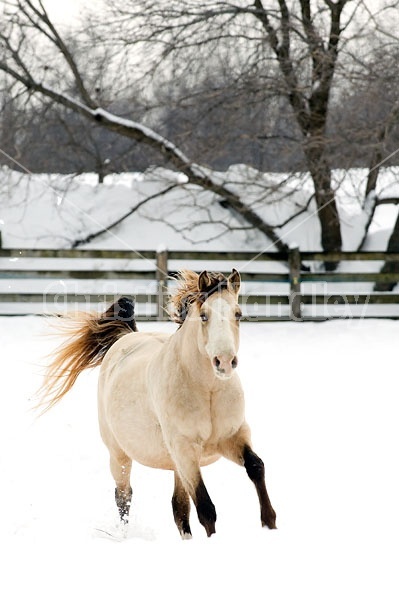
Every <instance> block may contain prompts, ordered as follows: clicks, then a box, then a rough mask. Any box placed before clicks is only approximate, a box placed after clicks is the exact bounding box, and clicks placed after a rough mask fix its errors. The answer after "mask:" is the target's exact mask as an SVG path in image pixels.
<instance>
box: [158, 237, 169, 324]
mask: <svg viewBox="0 0 399 600" xmlns="http://www.w3.org/2000/svg"><path fill="white" fill-rule="evenodd" d="M157 294H158V310H157V321H167V320H168V312H167V304H168V251H167V250H166V248H159V249H158V250H157Z"/></svg>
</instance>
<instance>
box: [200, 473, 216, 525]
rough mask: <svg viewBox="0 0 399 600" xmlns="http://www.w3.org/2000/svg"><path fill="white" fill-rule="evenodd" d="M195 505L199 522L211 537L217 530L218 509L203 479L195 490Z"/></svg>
mask: <svg viewBox="0 0 399 600" xmlns="http://www.w3.org/2000/svg"><path fill="white" fill-rule="evenodd" d="M195 506H196V509H197V514H198V519H199V522H200V523H201V525H203V526H204V527H205V531H206V533H207V535H208V537H210V536H211V535H212V534H213V533H215V531H216V529H215V523H216V510H215V506H214V504H213V502H212V500H211V499H210V497H209V494H208V491H207V489H206V487H205V484H204V482H203V481H202V479H200V482H199V484H198V485H197V488H196V490H195Z"/></svg>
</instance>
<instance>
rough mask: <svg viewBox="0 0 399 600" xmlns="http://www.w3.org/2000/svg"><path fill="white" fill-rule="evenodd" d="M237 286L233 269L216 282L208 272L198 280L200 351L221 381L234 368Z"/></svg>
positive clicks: (237, 334)
mask: <svg viewBox="0 0 399 600" xmlns="http://www.w3.org/2000/svg"><path fill="white" fill-rule="evenodd" d="M240 283H241V278H240V274H239V273H238V271H236V270H235V269H233V270H232V273H231V275H230V276H229V277H227V278H225V277H223V276H220V278H219V280H215V277H214V274H208V273H207V271H203V272H202V273H201V274H200V276H199V278H198V290H199V292H200V301H199V303H198V305H197V311H198V313H197V316H198V317H199V321H200V328H199V348H200V351H201V352H202V353H205V354H207V356H208V357H209V359H210V361H211V364H212V367H213V369H214V373H215V375H216V376H217V377H219V378H220V379H229V378H230V377H231V376H232V375H233V372H234V369H235V368H236V367H237V352H238V345H239V321H240V318H241V309H240V307H239V306H238V292H239V289H240Z"/></svg>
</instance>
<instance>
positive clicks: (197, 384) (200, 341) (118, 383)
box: [42, 269, 276, 539]
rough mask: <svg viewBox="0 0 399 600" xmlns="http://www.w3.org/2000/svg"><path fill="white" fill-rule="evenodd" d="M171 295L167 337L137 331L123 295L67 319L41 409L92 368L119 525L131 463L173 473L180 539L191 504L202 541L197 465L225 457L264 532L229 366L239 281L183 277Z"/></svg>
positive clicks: (205, 504) (260, 468) (269, 514)
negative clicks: (245, 482) (253, 500)
mask: <svg viewBox="0 0 399 600" xmlns="http://www.w3.org/2000/svg"><path fill="white" fill-rule="evenodd" d="M176 279H177V289H176V291H175V293H174V294H173V295H172V296H171V299H170V306H171V311H170V314H171V317H172V319H173V320H174V321H175V322H176V323H177V324H178V325H179V327H178V328H177V330H176V331H175V332H174V333H172V334H169V333H160V332H149V333H147V332H144V333H140V332H138V331H137V325H136V321H135V316H134V302H133V300H132V299H130V298H128V297H122V298H120V299H119V300H118V301H117V302H115V303H114V304H112V305H111V306H110V307H109V308H108V309H107V310H106V311H105V312H104V313H103V314H100V315H95V314H90V313H83V314H82V315H81V316H80V317H79V318H78V319H77V320H76V319H75V321H72V330H70V335H71V337H70V339H68V340H67V341H66V342H64V344H63V345H62V346H60V347H59V348H58V349H57V350H56V351H55V354H54V355H53V360H52V362H51V364H50V365H49V366H48V369H47V375H46V378H45V382H44V384H43V389H42V394H44V400H42V405H43V403H44V406H45V408H44V410H47V409H49V408H51V407H52V406H53V405H55V404H56V403H57V402H58V401H59V400H61V398H62V397H63V396H64V395H65V394H66V393H67V392H68V391H69V390H70V389H71V387H72V386H73V384H74V383H75V381H76V378H77V377H78V375H79V373H81V372H82V371H83V370H84V369H86V368H90V367H95V366H99V365H100V372H99V382H98V418H99V428H100V434H101V437H102V440H103V441H104V443H105V445H106V447H107V448H108V451H109V455H110V469H111V473H112V476H113V478H114V480H115V486H116V487H115V502H116V506H117V509H118V512H119V518H120V522H121V524H122V525H124V526H126V527H127V525H128V520H129V511H130V505H131V500H132V488H131V482H130V473H131V467H132V461H134V460H135V461H138V462H139V463H141V464H143V465H146V466H148V467H154V468H157V469H167V470H170V471H173V472H174V491H173V497H172V509H173V516H174V520H175V523H176V525H177V528H178V531H179V533H180V535H181V537H182V538H183V539H188V538H191V528H190V521H189V517H190V498H191V499H192V501H193V503H194V505H195V508H196V511H197V515H198V519H199V522H200V523H201V525H202V526H203V527H204V528H205V531H206V534H207V536H208V537H210V536H211V535H212V534H214V533H215V531H216V528H215V523H216V510H215V506H214V504H213V502H212V500H211V498H210V496H209V494H208V491H207V489H206V487H205V484H204V481H203V478H202V472H201V467H204V466H206V465H209V464H211V463H214V462H215V461H217V460H218V459H219V458H221V457H225V458H227V459H230V460H231V461H234V462H235V463H237V464H238V465H240V466H243V467H244V468H245V470H246V472H247V474H248V476H249V478H250V479H251V480H252V482H253V483H254V485H255V488H256V491H257V494H258V498H259V505H260V519H261V524H262V526H263V527H268V528H269V529H275V528H276V513H275V511H274V509H273V507H272V505H271V502H270V499H269V496H268V492H267V489H266V484H265V468H264V463H263V461H262V460H261V459H260V458H259V457H258V456H257V454H255V452H254V451H253V449H252V445H251V433H250V428H249V426H248V424H247V423H246V420H245V414H244V394H243V390H242V387H241V384H240V380H239V377H238V374H237V371H236V367H237V364H238V360H237V351H238V346H239V322H240V319H241V316H242V313H241V310H240V307H239V305H238V294H239V289H240V281H241V280H240V275H239V273H238V271H237V270H235V269H233V270H232V272H231V274H230V275H229V276H228V277H226V276H225V275H223V274H221V273H211V272H207V271H203V272H202V273H201V274H199V275H198V274H197V273H194V272H193V271H189V270H184V271H181V272H180V273H179V274H178V276H177V278H176Z"/></svg>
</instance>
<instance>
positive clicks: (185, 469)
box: [170, 437, 216, 537]
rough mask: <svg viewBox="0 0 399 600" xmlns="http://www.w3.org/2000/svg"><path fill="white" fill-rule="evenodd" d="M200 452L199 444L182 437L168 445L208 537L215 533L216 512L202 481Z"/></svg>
mask: <svg viewBox="0 0 399 600" xmlns="http://www.w3.org/2000/svg"><path fill="white" fill-rule="evenodd" d="M201 450H202V448H201V445H200V444H196V443H193V442H192V441H190V440H189V439H187V438H183V437H182V438H180V439H178V440H174V441H173V443H172V444H170V451H171V455H172V459H173V461H174V463H175V465H176V471H177V474H178V477H179V478H180V480H181V483H182V485H183V487H184V489H185V490H186V492H187V493H188V494H189V495H190V496H191V498H192V499H193V502H194V505H195V508H196V509H197V515H198V519H199V522H200V523H201V525H203V527H204V528H205V531H206V533H207V535H208V537H210V536H211V535H212V534H213V533H215V531H216V529H215V523H216V510H215V506H214V504H213V502H212V500H211V499H210V497H209V494H208V491H207V489H206V487H205V484H204V481H203V479H202V475H201V470H200V467H199V464H200V456H201ZM180 532H181V531H180Z"/></svg>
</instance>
